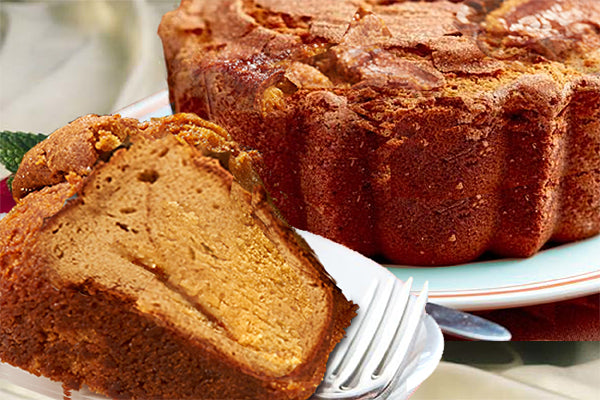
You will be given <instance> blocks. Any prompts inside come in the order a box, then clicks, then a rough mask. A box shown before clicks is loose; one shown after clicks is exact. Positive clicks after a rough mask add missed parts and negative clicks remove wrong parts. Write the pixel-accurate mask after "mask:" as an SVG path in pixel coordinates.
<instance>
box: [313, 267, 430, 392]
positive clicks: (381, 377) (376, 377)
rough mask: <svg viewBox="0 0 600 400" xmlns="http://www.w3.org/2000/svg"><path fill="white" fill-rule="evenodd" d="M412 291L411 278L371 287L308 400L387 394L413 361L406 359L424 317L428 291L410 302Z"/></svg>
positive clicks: (378, 283)
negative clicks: (315, 389)
mask: <svg viewBox="0 0 600 400" xmlns="http://www.w3.org/2000/svg"><path fill="white" fill-rule="evenodd" d="M411 285H412V278H410V279H408V280H407V281H406V282H404V283H403V282H401V281H400V280H398V279H388V280H379V279H378V280H375V281H374V283H373V284H372V286H371V287H370V289H369V290H368V291H367V292H368V295H366V297H365V301H364V304H365V306H364V307H361V308H360V309H359V310H358V314H357V316H356V317H355V318H354V320H353V321H352V324H351V325H350V327H349V328H348V330H347V332H346V337H345V338H344V339H343V340H342V341H340V343H338V345H337V346H336V348H335V349H334V350H333V352H332V353H331V355H330V357H329V361H328V363H327V371H326V372H325V377H324V379H323V382H322V383H321V385H320V386H319V387H318V388H317V391H316V392H315V394H314V395H313V397H311V399H314V400H324V399H348V400H355V399H374V398H377V397H379V396H383V397H385V394H386V393H389V392H390V388H391V387H393V386H394V384H395V378H396V377H397V376H398V375H399V371H401V370H402V369H403V368H404V367H405V366H406V365H407V364H408V363H409V362H410V361H411V360H410V359H409V357H408V353H409V350H410V348H411V344H412V343H413V342H414V339H415V336H416V333H417V330H418V328H419V325H420V322H421V320H422V318H424V315H425V312H424V310H425V304H426V303H427V287H428V285H427V283H425V285H424V286H423V289H422V290H421V293H420V294H419V296H418V297H417V298H413V297H411V296H410V288H411Z"/></svg>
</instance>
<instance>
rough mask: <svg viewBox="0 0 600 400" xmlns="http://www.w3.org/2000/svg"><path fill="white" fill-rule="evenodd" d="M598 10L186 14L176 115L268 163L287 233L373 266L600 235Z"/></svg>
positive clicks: (502, 4) (558, 4) (310, 8)
mask: <svg viewBox="0 0 600 400" xmlns="http://www.w3.org/2000/svg"><path fill="white" fill-rule="evenodd" d="M599 21H600V3H598V2H594V1H591V0H566V1H558V0H544V1H539V0H536V1H533V0H507V1H499V0H480V1H475V0H473V1H463V2H460V1H453V2H450V1H444V0H438V1H431V2H416V1H414V2H413V1H367V0H365V1H358V2H357V1H344V0H339V1H305V2H296V1H283V0H254V1H251V0H244V1H242V0H237V1H235V0H221V1H203V0H184V1H182V4H181V6H180V7H179V9H177V10H175V11H173V12H170V13H168V14H167V15H165V17H164V18H163V21H162V23H161V26H160V28H159V34H160V35H161V38H162V40H163V45H164V50H165V58H166V61H167V67H168V73H169V74H168V80H169V89H170V96H171V100H172V103H173V105H174V107H175V110H176V111H187V112H194V113H197V114H198V115H200V116H202V117H205V118H208V119H209V120H212V121H215V122H217V123H219V124H221V125H223V126H224V127H225V128H226V129H227V130H228V131H229V133H230V134H231V135H232V137H233V138H234V139H235V140H236V141H238V142H240V143H241V144H243V145H244V146H248V147H250V148H253V149H256V150H258V151H259V152H260V153H261V155H262V163H261V165H260V168H259V175H260V176H261V178H262V179H263V181H264V182H265V187H266V188H267V190H268V191H269V193H270V195H271V197H272V198H273V200H274V202H275V204H276V205H277V207H278V208H279V209H280V210H281V212H282V214H283V216H284V217H285V218H286V219H287V220H288V222H289V223H290V224H291V225H294V226H297V227H299V228H302V229H308V230H310V231H313V232H315V233H318V234H321V235H324V236H326V237H328V238H330V239H333V240H335V241H338V242H341V243H343V244H345V245H347V246H349V247H351V248H354V249H356V250H358V251H361V252H362V253H365V254H367V255H382V256H384V257H386V258H387V259H389V260H390V261H393V262H396V263H403V264H417V265H442V264H453V263H462V262H467V261H471V260H473V259H476V258H477V257H479V256H480V255H482V254H483V253H485V252H492V253H494V254H496V255H497V256H501V257H525V256H530V255H532V254H534V253H535V252H537V251H538V250H539V249H540V248H541V247H542V246H543V245H544V244H545V243H547V242H548V241H555V242H565V241H573V240H578V239H582V238H586V237H589V236H592V235H595V234H597V233H598V232H599V231H600V22H599Z"/></svg>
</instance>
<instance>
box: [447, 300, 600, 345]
mask: <svg viewBox="0 0 600 400" xmlns="http://www.w3.org/2000/svg"><path fill="white" fill-rule="evenodd" d="M473 314H476V315H479V316H481V317H483V318H486V319H489V320H490V321H494V322H496V323H498V324H500V325H502V326H504V327H505V328H507V329H508V330H509V331H510V332H511V333H512V340H514V341H534V340H556V341H600V294H595V295H591V296H585V297H580V298H576V299H572V300H565V301H559V302H556V303H548V304H540V305H536V306H529V307H518V308H508V309H501V310H490V311H477V312H473ZM446 340H458V339H456V338H454V337H452V336H448V335H446Z"/></svg>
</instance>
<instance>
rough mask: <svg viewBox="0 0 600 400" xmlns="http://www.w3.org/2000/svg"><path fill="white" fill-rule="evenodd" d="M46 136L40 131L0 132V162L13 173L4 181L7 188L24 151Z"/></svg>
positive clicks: (9, 186)
mask: <svg viewBox="0 0 600 400" xmlns="http://www.w3.org/2000/svg"><path fill="white" fill-rule="evenodd" d="M46 137H47V136H46V135H43V134H41V133H27V132H11V131H2V132H0V164H2V165H4V168H6V169H7V170H8V172H11V173H12V174H13V175H11V176H10V177H9V178H8V180H7V181H6V183H7V185H8V188H9V189H11V190H12V181H13V178H14V173H15V172H17V169H19V164H21V160H22V159H23V156H24V155H25V153H27V152H28V151H29V149H31V148H32V147H33V146H35V145H36V144H38V143H39V142H41V141H42V140H44V139H46Z"/></svg>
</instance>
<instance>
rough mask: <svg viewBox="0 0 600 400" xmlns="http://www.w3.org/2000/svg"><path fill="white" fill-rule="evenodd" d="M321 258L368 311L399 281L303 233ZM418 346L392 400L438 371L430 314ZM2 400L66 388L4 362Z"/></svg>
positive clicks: (84, 398) (75, 398) (45, 398)
mask: <svg viewBox="0 0 600 400" xmlns="http://www.w3.org/2000/svg"><path fill="white" fill-rule="evenodd" d="M299 233H300V234H301V235H302V236H303V237H304V238H305V240H306V241H307V242H308V244H309V245H310V246H311V247H312V248H313V249H314V250H315V252H316V253H317V254H318V255H319V259H320V260H321V263H322V264H323V266H324V267H325V269H326V270H327V272H329V274H330V275H331V276H332V277H333V278H334V279H335V280H336V282H337V285H338V287H339V288H340V289H342V291H343V292H344V295H345V296H346V297H347V298H349V299H350V300H352V301H353V302H354V303H356V304H358V306H359V312H360V308H361V307H362V308H363V309H365V308H366V305H365V302H367V301H368V300H369V299H368V298H365V297H368V294H369V290H368V289H369V288H370V287H371V283H372V282H374V281H377V280H379V281H382V280H383V279H396V277H395V276H394V275H393V274H391V273H390V272H389V271H388V270H387V269H385V268H383V267H381V266H380V265H379V264H377V263H375V262H373V261H371V260H369V259H367V258H365V257H363V256H362V255H360V254H358V253H356V252H354V251H351V250H349V249H347V248H346V247H344V246H342V245H339V244H337V243H333V242H331V241H329V240H327V239H323V238H322V237H320V236H317V235H313V234H312V233H308V232H299ZM423 317H424V318H423V319H422V320H421V324H420V326H419V328H417V329H418V330H417V332H418V334H417V336H416V341H415V343H414V345H413V346H412V347H411V350H410V353H409V354H408V356H407V357H408V360H411V362H410V363H409V364H408V366H407V367H406V368H405V369H404V370H403V371H402V372H401V374H400V375H399V376H398V377H397V378H396V382H397V383H396V386H395V389H394V391H393V393H391V394H390V397H389V398H390V399H397V400H403V399H407V398H408V397H409V396H410V394H412V393H413V392H414V391H415V389H417V387H418V386H419V385H420V384H421V383H422V382H423V381H424V380H425V379H427V377H429V375H431V373H432V372H433V371H434V370H435V368H436V367H437V365H438V364H439V362H440V359H441V357H442V352H443V349H444V339H443V336H442V332H441V331H440V328H439V327H438V326H437V324H436V323H435V322H434V320H433V319H432V318H431V317H430V316H429V315H426V314H425V315H424V316H423ZM70 398H71V400H106V397H103V396H100V395H96V394H94V393H91V392H90V391H89V390H87V389H86V388H83V389H82V390H80V391H77V392H72V393H71V396H70ZM0 399H2V400H26V399H31V400H34V399H35V400H50V399H52V400H62V399H63V390H62V385H61V384H60V383H57V382H53V381H51V380H49V379H47V378H43V377H37V376H34V375H31V374H29V373H27V372H25V371H23V370H20V369H18V368H14V367H12V366H10V365H8V364H4V363H0Z"/></svg>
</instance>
